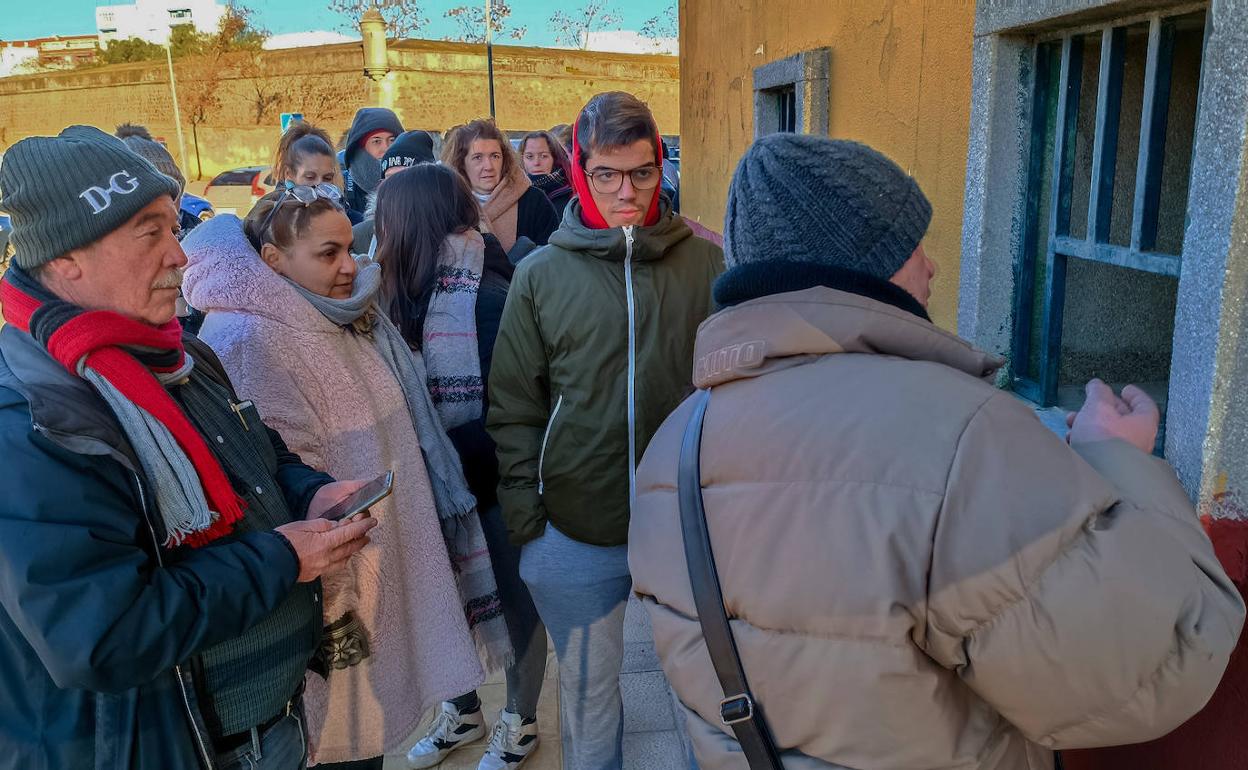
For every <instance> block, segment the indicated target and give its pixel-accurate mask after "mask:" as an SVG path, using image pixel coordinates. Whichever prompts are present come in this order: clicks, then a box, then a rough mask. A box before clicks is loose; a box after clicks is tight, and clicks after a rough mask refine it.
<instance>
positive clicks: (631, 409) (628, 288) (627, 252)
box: [623, 225, 637, 511]
mask: <svg viewBox="0 0 1248 770" xmlns="http://www.w3.org/2000/svg"><path fill="white" fill-rule="evenodd" d="M623 230H624V294H625V297H626V299H627V300H628V509H629V510H630V511H631V510H632V509H633V501H634V500H636V499H637V400H636V395H637V305H636V302H635V300H634V297H633V227H632V225H625V226H624V228H623Z"/></svg>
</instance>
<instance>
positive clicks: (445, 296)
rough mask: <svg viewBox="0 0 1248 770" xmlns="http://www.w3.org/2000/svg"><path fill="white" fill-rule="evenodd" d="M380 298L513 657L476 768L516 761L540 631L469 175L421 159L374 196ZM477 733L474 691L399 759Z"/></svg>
mask: <svg viewBox="0 0 1248 770" xmlns="http://www.w3.org/2000/svg"><path fill="white" fill-rule="evenodd" d="M375 221H376V223H377V260H378V261H379V262H380V263H381V269H382V282H381V292H380V303H381V307H382V309H383V311H385V312H386V313H387V314H388V315H389V317H390V320H391V321H393V322H394V325H395V326H397V327H398V328H399V330H400V331H401V332H402V333H403V337H404V339H406V340H407V342H408V344H409V345H411V346H412V347H413V348H416V349H418V350H420V352H421V354H422V356H423V358H424V361H425V365H426V369H427V372H428V388H429V394H430V396H431V397H432V399H433V404H434V407H435V408H436V409H437V412H438V416H439V417H440V418H441V421H442V425H443V427H444V428H445V429H446V430H447V433H448V435H449V436H450V438H451V441H452V443H454V445H455V448H456V450H458V452H459V456H460V460H461V461H462V464H463V467H464V474H465V476H466V477H467V479H468V483H469V486H470V488H471V489H472V491H473V493H474V494H475V495H476V497H477V510H478V512H479V513H480V516H481V525H482V528H483V529H484V530H485V538H486V542H487V543H488V545H489V550H490V560H491V562H492V563H493V565H494V575H495V580H496V582H497V584H498V592H499V598H500V599H501V602H502V612H503V616H504V618H505V619H506V621H507V627H508V631H509V633H510V637H511V644H512V648H513V649H514V651H515V660H514V662H513V663H511V665H509V666H507V667H506V675H507V705H506V708H505V709H504V710H503V713H502V714H501V715H500V716H499V719H498V722H497V723H496V724H495V726H494V730H493V733H492V735H491V737H490V742H489V746H488V748H487V749H486V754H485V756H484V757H483V758H482V759H481V763H480V766H479V767H480V768H481V770H504V769H506V770H512V769H514V768H518V767H520V766H521V765H522V764H524V762H525V761H527V760H528V758H529V757H530V756H531V755H532V753H533V751H534V750H535V749H536V748H537V743H538V740H537V701H538V697H539V696H540V694H541V689H542V680H543V678H544V676H545V671H546V629H545V627H544V626H543V625H542V623H541V620H540V619H539V618H538V615H537V609H536V608H535V607H534V605H533V599H532V597H530V596H529V591H528V588H526V587H525V585H524V581H522V580H521V579H520V571H519V569H520V550H519V549H518V548H516V547H515V546H513V545H511V543H510V542H509V541H508V536H507V527H506V525H505V524H504V523H503V519H502V512H501V511H500V510H499V508H498V498H497V486H498V463H497V460H496V459H495V455H494V442H493V441H492V440H491V439H490V436H489V434H488V433H486V431H485V414H486V411H487V408H488V403H487V400H486V393H485V382H486V381H487V379H488V377H489V373H490V363H491V361H492V358H493V352H494V338H495V337H496V336H497V333H498V324H499V320H500V319H501V318H502V314H503V305H504V304H505V302H506V300H507V286H508V280H509V278H510V275H511V267H510V265H509V263H508V262H507V257H506V255H505V254H504V253H503V251H502V247H501V246H500V245H499V243H498V241H497V240H496V239H495V238H494V237H493V236H492V235H485V236H482V234H481V233H480V232H479V231H478V230H477V227H478V226H479V224H480V211H479V208H478V206H477V202H476V201H475V200H474V199H473V196H472V191H471V190H470V189H469V188H468V185H467V183H466V182H465V181H464V179H463V178H461V177H460V176H459V175H458V174H456V173H455V172H454V171H452V170H451V169H450V168H448V167H446V166H441V165H433V164H422V165H418V166H414V167H413V168H410V169H408V170H407V171H404V172H403V173H402V174H400V175H398V176H396V177H394V178H391V179H387V180H386V182H385V183H384V184H382V185H381V187H380V188H379V192H378V195H377V215H376V220H375ZM484 735H485V718H484V716H483V714H482V712H481V701H480V699H479V698H478V697H477V694H476V692H475V691H474V692H469V693H467V694H465V695H463V696H461V697H459V698H455V699H454V700H452V701H448V702H446V703H444V704H443V705H442V713H441V714H440V715H439V717H438V719H437V721H435V722H434V724H433V726H432V727H431V728H430V730H429V733H428V734H427V735H426V736H424V737H423V738H422V739H421V740H420V741H419V742H417V744H416V745H415V747H413V748H412V750H411V752H410V753H409V754H408V756H407V760H408V766H409V767H411V768H425V767H433V766H434V765H436V764H439V763H440V762H442V760H443V759H445V758H446V756H447V755H448V754H450V753H451V752H452V751H454V750H455V749H458V748H460V747H462V746H464V745H465V744H468V743H471V742H473V741H475V740H477V739H479V738H481V737H482V736H484Z"/></svg>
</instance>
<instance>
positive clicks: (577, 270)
mask: <svg viewBox="0 0 1248 770" xmlns="http://www.w3.org/2000/svg"><path fill="white" fill-rule="evenodd" d="M580 214H581V208H580V203H579V202H573V203H572V204H570V205H569V206H568V208H567V210H566V211H565V212H564V218H563V223H562V225H561V226H560V228H559V229H558V230H557V231H555V233H554V235H552V236H551V238H550V245H549V246H547V247H545V248H543V249H540V250H538V251H536V252H534V253H533V254H531V255H530V256H529V257H527V258H526V259H525V260H524V261H523V262H521V263H520V266H519V268H517V270H516V274H515V277H514V279H513V281H512V284H511V290H510V292H509V293H508V295H507V305H506V307H505V308H504V310H503V319H502V324H501V327H500V329H499V333H498V342H497V343H496V345H495V348H494V364H493V368H492V370H491V372H490V382H489V403H490V411H489V416H488V420H487V426H488V428H489V431H490V434H491V435H492V436H493V437H494V441H495V442H496V443H497V444H498V462H499V474H500V482H499V488H498V497H499V502H500V504H501V505H502V508H503V517H504V519H505V520H506V522H507V528H508V530H509V531H510V533H511V538H512V540H513V541H514V542H516V543H524V542H527V541H529V540H532V539H534V538H536V537H539V536H540V535H541V534H542V532H543V530H544V528H545V526H546V522H547V521H549V522H551V523H552V524H554V525H555V526H556V527H557V528H558V529H559V530H560V531H561V532H563V533H564V534H566V535H568V536H569V537H572V538H574V539H576V540H580V541H582V542H585V543H589V544H591V545H600V546H617V545H623V544H624V543H626V542H627V541H628V523H629V505H630V500H631V498H632V485H633V483H634V471H635V468H636V466H637V461H638V460H639V459H640V457H641V454H642V452H643V451H644V450H645V448H646V444H647V443H649V441H650V437H651V436H653V435H654V432H655V431H656V430H658V427H659V425H661V424H662V422H663V420H664V419H666V417H667V415H668V414H669V413H670V412H671V411H672V410H673V409H674V408H675V407H676V406H677V405H678V404H680V402H681V401H682V400H683V399H684V397H685V396H686V395H688V394H689V393H690V392H692V390H693V386H692V385H691V384H690V382H691V379H692V372H693V342H694V337H695V335H696V333H697V329H698V325H699V324H700V323H701V322H702V321H703V320H705V319H706V318H707V316H709V315H710V314H711V311H712V299H711V284H712V283H713V282H714V280H715V278H716V276H718V275H719V273H720V272H722V271H723V266H724V259H723V252H722V251H721V250H720V248H719V247H718V246H716V245H714V244H713V243H711V242H709V241H706V240H703V239H701V238H696V237H694V235H693V231H692V230H690V229H689V226H688V225H687V224H685V221H684V220H683V219H681V218H680V216H679V215H677V214H675V213H673V212H672V211H671V207H670V206H669V205H668V203H667V201H666V200H664V201H663V202H662V215H661V216H660V218H659V221H658V222H657V223H656V224H655V225H653V226H651V227H632V228H618V227H617V228H610V229H605V230H593V229H590V228H588V227H586V226H585V225H584V224H583V223H582V221H581V216H580Z"/></svg>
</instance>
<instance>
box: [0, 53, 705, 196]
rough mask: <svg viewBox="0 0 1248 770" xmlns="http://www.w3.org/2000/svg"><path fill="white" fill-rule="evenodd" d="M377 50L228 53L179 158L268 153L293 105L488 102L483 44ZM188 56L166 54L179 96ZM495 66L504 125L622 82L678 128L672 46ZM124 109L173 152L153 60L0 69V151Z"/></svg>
mask: <svg viewBox="0 0 1248 770" xmlns="http://www.w3.org/2000/svg"><path fill="white" fill-rule="evenodd" d="M388 56H389V64H390V69H391V72H390V73H389V74H388V75H387V76H386V77H385V78H384V79H383V80H382V81H381V82H380V83H373V82H372V81H370V80H367V79H366V78H365V77H364V76H363V55H362V52H361V47H360V44H358V43H344V44H341V45H329V46H317V47H313V48H299V49H290V50H283V51H268V52H264V53H262V54H260V55H259V56H258V57H256V58H254V59H253V58H252V57H246V58H245V59H244V60H243V61H240V62H234V63H232V64H231V65H230V66H229V67H227V68H224V69H223V70H222V81H221V84H220V87H219V89H218V92H219V93H220V95H221V100H220V101H221V106H220V108H219V109H215V110H212V111H211V112H210V114H209V115H208V117H207V120H206V121H205V122H204V123H203V124H201V125H199V126H196V127H194V130H192V129H193V127H192V126H191V123H190V120H189V116H188V115H187V114H186V112H185V109H184V111H183V116H182V118H183V121H182V122H183V131H184V135H185V141H186V145H187V156H188V157H187V158H186V159H185V162H181V163H180V165H182V166H183V168H184V169H189V171H190V173H189V174H188V176H191V177H194V176H196V174H197V170H198V168H199V167H200V166H202V172H203V174H204V175H205V176H210V175H212V174H215V173H217V172H219V171H222V170H225V169H228V168H232V167H236V166H241V165H251V164H261V163H267V162H268V161H269V160H270V157H271V155H272V151H273V147H274V146H275V145H276V142H277V138H278V120H279V115H280V113H282V112H302V113H303V114H304V116H305V118H307V119H308V120H310V121H313V122H316V123H317V124H319V125H322V126H324V127H325V128H326V129H327V130H329V132H330V134H331V135H333V136H335V138H337V137H338V136H339V135H340V134H341V133H342V132H344V131H345V130H346V128H347V127H348V126H349V125H350V122H351V117H352V115H353V114H354V112H355V110H356V109H357V108H359V107H362V106H366V105H383V106H389V107H392V108H393V109H394V110H395V111H396V112H398V114H399V116H400V118H401V119H402V120H403V124H404V125H405V126H406V127H408V128H421V129H426V130H437V131H441V130H443V129H445V128H448V127H449V126H452V125H455V124H457V123H462V122H464V121H467V120H470V119H472V118H475V117H479V116H482V115H488V114H489V98H488V91H487V78H486V59H485V51H484V47H483V46H479V45H468V44H462V43H440V42H434V41H424V40H404V41H394V42H392V43H391V45H390V48H389V52H388ZM193 67H194V65H193V64H191V63H185V62H184V63H179V64H178V65H177V70H176V73H177V76H176V82H177V84H179V85H181V86H182V88H183V93H182V97H183V98H182V99H181V100H180V101H181V102H182V103H183V105H184V106H185V102H186V91H188V90H189V89H190V88H191V87H192V85H191V79H192V78H194V73H193V71H192V70H193ZM494 74H495V90H496V108H497V109H496V112H497V115H498V122H499V125H500V126H502V127H503V128H504V129H507V130H528V129H536V128H549V127H550V126H552V125H555V124H557V123H569V122H571V121H572V120H573V119H574V118H575V117H576V114H577V112H578V110H579V109H580V107H581V106H582V105H584V104H585V102H586V101H587V100H588V99H589V97H591V96H593V95H594V94H596V93H599V92H601V91H608V90H624V91H630V92H632V93H635V94H637V95H638V96H639V97H641V98H642V99H644V100H646V101H647V102H648V103H649V104H650V106H651V109H653V110H654V113H655V116H656V118H657V119H658V121H659V127H660V129H661V130H662V131H663V133H665V134H679V133H680V107H679V105H680V73H679V64H678V61H677V59H676V58H675V57H670V56H643V55H630V54H611V53H598V52H592V51H564V50H555V49H541V48H527V47H517V46H496V47H495V49H494ZM125 121H133V122H138V123H143V124H146V125H147V126H148V127H149V128H150V129H151V130H152V133H153V134H156V135H158V136H160V137H162V138H164V139H165V141H166V142H167V144H168V146H169V149H170V151H171V152H173V153H174V156H175V158H177V156H178V154H179V151H178V141H177V130H176V127H175V125H174V119H173V102H172V99H171V97H170V89H169V77H168V68H167V66H166V65H165V63H164V62H144V63H140V64H121V65H115V66H111V67H100V68H93V69H87V70H78V71H74V72H68V73H56V74H42V75H27V76H22V77H13V78H5V79H0V152H2V151H3V150H4V149H5V148H6V147H8V146H9V145H11V144H13V143H14V142H16V141H18V140H19V139H21V138H23V137H26V136H31V135H37V134H54V133H56V132H58V131H59V130H60V129H62V128H64V127H65V126H66V125H69V124H72V123H89V124H92V125H97V126H99V127H101V128H103V129H106V130H109V131H111V130H112V129H113V127H114V126H116V125H117V124H118V123H122V122H125ZM196 145H197V146H198V158H197V157H196ZM197 160H198V162H197Z"/></svg>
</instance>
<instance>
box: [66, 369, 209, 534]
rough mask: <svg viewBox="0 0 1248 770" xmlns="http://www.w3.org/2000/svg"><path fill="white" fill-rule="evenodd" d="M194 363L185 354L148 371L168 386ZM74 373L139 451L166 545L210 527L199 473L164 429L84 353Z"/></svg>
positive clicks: (183, 375) (180, 378) (178, 379)
mask: <svg viewBox="0 0 1248 770" xmlns="http://www.w3.org/2000/svg"><path fill="white" fill-rule="evenodd" d="M194 366H195V362H194V361H193V360H192V359H191V356H190V354H189V353H187V354H186V356H185V363H184V364H183V365H182V368H181V369H179V370H177V371H176V372H169V373H164V374H162V373H160V372H155V371H153V372H152V374H153V376H155V377H156V380H157V381H158V382H160V384H161V385H163V386H164V387H169V386H170V385H172V384H174V383H175V382H178V381H180V380H182V379H184V378H186V377H187V376H189V375H190V373H191V369H192V368H194ZM78 376H80V377H82V378H83V379H85V380H86V381H87V382H89V383H91V384H92V385H93V386H95V389H96V391H97V392H99V394H100V397H101V398H103V399H104V403H106V404H108V407H109V408H110V409H112V410H113V414H115V415H116V416H117V421H118V422H119V423H121V427H122V430H123V431H124V432H125V434H126V438H127V439H129V441H130V446H132V447H133V448H134V453H135V454H136V455H138V458H139V464H140V465H142V466H143V474H144V477H145V478H146V479H147V481H148V484H149V485H150V486H151V489H152V495H153V497H155V499H156V510H158V511H160V516H161V523H162V524H163V525H164V529H165V543H164V545H165V547H166V548H172V547H174V546H177V545H180V544H181V543H182V541H183V540H185V539H186V536H187V535H190V534H192V533H195V532H202V531H204V530H206V529H208V528H209V527H211V526H212V522H213V515H214V514H213V513H212V511H210V510H209V509H208V501H207V500H206V499H205V498H204V488H203V487H202V486H200V483H199V474H198V473H196V471H195V466H194V465H193V464H192V463H191V459H190V458H189V457H187V456H186V452H184V451H182V447H180V446H178V442H177V440H176V439H175V438H174V437H173V434H172V433H170V432H169V429H168V428H166V427H165V426H164V424H162V423H161V422H160V421H159V420H157V419H156V418H155V417H153V416H152V415H151V414H150V413H149V412H148V411H147V410H145V409H141V408H139V407H138V406H136V405H135V403H134V402H133V401H131V400H130V399H128V398H126V397H125V396H124V395H122V393H121V391H119V390H117V388H115V387H114V386H113V384H112V383H111V382H109V381H108V380H107V379H105V378H104V377H103V375H101V374H99V373H98V372H96V371H95V370H94V369H91V368H88V367H87V365H86V359H85V358H84V359H83V360H82V361H80V362H79V363H78Z"/></svg>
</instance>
